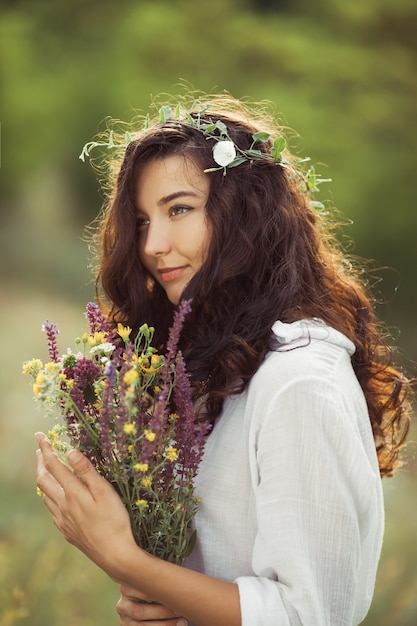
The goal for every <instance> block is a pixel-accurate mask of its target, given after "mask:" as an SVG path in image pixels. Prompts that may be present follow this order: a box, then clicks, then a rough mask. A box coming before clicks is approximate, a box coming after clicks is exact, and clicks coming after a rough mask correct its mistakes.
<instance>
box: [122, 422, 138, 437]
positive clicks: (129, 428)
mask: <svg viewBox="0 0 417 626" xmlns="http://www.w3.org/2000/svg"><path fill="white" fill-rule="evenodd" d="M123 432H124V433H125V434H126V435H136V426H135V425H134V424H125V425H124V426H123Z"/></svg>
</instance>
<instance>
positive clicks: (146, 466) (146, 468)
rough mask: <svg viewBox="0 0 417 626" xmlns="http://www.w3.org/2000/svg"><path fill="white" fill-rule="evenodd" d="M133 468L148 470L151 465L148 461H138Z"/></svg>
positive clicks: (140, 470)
mask: <svg viewBox="0 0 417 626" xmlns="http://www.w3.org/2000/svg"><path fill="white" fill-rule="evenodd" d="M133 469H135V470H137V471H138V472H147V471H148V469H149V465H148V464H147V463H136V465H134V466H133Z"/></svg>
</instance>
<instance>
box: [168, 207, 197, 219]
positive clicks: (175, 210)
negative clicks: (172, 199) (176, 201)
mask: <svg viewBox="0 0 417 626" xmlns="http://www.w3.org/2000/svg"><path fill="white" fill-rule="evenodd" d="M188 211H192V207H190V206H184V205H180V206H173V207H171V208H170V210H169V216H170V217H177V215H183V214H184V213H188Z"/></svg>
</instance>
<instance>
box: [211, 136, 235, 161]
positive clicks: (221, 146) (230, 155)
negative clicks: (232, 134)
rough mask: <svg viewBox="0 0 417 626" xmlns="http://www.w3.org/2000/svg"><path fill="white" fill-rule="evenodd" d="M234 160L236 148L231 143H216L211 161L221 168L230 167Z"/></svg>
mask: <svg viewBox="0 0 417 626" xmlns="http://www.w3.org/2000/svg"><path fill="white" fill-rule="evenodd" d="M235 158H236V148H235V144H234V143H233V141H218V142H217V143H216V145H215V146H214V148H213V159H214V160H215V162H216V163H217V165H220V166H221V167H226V166H227V165H230V163H231V162H232V161H234V160H235Z"/></svg>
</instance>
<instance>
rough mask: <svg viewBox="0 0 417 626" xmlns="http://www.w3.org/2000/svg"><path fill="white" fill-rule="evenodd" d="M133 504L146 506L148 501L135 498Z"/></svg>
mask: <svg viewBox="0 0 417 626" xmlns="http://www.w3.org/2000/svg"><path fill="white" fill-rule="evenodd" d="M135 504H136V506H139V507H141V506H146V505H147V504H148V503H147V501H146V500H136V502H135Z"/></svg>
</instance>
